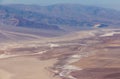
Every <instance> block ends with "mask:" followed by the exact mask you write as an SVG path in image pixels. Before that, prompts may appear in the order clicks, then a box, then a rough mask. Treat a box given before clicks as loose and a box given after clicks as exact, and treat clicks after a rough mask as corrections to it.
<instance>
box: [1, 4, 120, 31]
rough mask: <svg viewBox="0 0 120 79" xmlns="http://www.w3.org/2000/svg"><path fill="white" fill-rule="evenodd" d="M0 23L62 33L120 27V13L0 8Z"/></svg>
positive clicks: (95, 9) (87, 9)
mask: <svg viewBox="0 0 120 79" xmlns="http://www.w3.org/2000/svg"><path fill="white" fill-rule="evenodd" d="M0 23H2V24H6V25H12V26H15V27H26V28H37V29H47V30H64V29H65V28H66V27H67V28H85V27H87V28H93V27H94V26H100V27H106V26H107V27H108V26H109V27H119V25H120V12H119V11H116V10H112V9H107V8H100V7H95V6H85V5H79V4H56V5H49V6H38V5H23V4H11V5H0Z"/></svg>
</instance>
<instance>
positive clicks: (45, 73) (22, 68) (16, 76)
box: [0, 56, 60, 79]
mask: <svg viewBox="0 0 120 79" xmlns="http://www.w3.org/2000/svg"><path fill="white" fill-rule="evenodd" d="M55 62H56V59H50V60H45V61H41V60H39V59H37V58H35V57H28V56H22V57H14V58H7V59H0V79H60V78H58V77H53V73H52V72H50V71H49V67H51V66H52V65H53V64H54V63H55Z"/></svg>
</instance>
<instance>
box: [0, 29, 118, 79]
mask: <svg viewBox="0 0 120 79" xmlns="http://www.w3.org/2000/svg"><path fill="white" fill-rule="evenodd" d="M15 34H20V35H21V38H22V36H23V37H24V34H21V33H15ZM2 35H3V34H2ZM5 35H7V34H6V32H5ZM12 36H13V37H16V36H17V35H12V34H10V35H9V37H12ZM29 37H30V38H33V37H37V38H38V39H36V40H35V39H34V38H33V39H32V40H24V41H23V40H21V41H20V40H19V41H18V42H16V41H17V40H18V38H17V37H16V39H17V40H16V39H15V40H16V41H7V42H3V40H2V42H1V43H0V79H38V78H39V79H81V78H82V79H119V78H120V76H119V75H120V61H119V57H120V54H119V51H120V49H119V48H120V30H118V29H112V30H111V29H100V30H89V31H88V30H87V31H78V32H75V33H72V34H67V35H63V36H58V37H51V38H48V37H46V38H44V37H42V38H41V37H39V36H34V35H29ZM25 38H27V34H26V35H25ZM40 38H41V39H40Z"/></svg>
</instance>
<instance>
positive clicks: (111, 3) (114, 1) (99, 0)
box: [0, 0, 120, 10]
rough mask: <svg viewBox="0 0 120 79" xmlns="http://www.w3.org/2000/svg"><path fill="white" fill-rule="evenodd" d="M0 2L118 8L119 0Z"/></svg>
mask: <svg viewBox="0 0 120 79" xmlns="http://www.w3.org/2000/svg"><path fill="white" fill-rule="evenodd" d="M0 3H2V4H10V3H12V4H13V3H17V4H39V5H51V4H56V3H77V4H85V5H95V6H101V7H107V8H114V9H118V10H120V0H0Z"/></svg>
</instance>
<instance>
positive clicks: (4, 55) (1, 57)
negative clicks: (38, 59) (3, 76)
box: [0, 51, 47, 59]
mask: <svg viewBox="0 0 120 79" xmlns="http://www.w3.org/2000/svg"><path fill="white" fill-rule="evenodd" d="M45 52H47V51H41V52H38V53H32V54H22V55H10V54H1V55H0V59H5V58H12V57H19V56H27V55H29V56H30V55H37V54H43V53H45Z"/></svg>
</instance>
